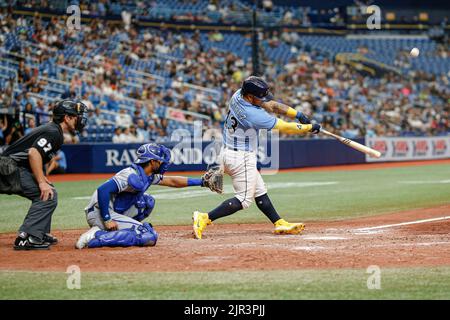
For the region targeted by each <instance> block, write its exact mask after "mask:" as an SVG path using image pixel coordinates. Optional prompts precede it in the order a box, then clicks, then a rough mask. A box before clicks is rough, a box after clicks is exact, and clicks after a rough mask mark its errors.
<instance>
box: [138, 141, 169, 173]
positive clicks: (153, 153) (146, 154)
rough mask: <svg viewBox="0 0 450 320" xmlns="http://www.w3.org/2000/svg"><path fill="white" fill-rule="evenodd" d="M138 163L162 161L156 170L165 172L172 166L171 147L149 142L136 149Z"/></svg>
mask: <svg viewBox="0 0 450 320" xmlns="http://www.w3.org/2000/svg"><path fill="white" fill-rule="evenodd" d="M136 154H137V159H136V160H135V161H134V163H136V164H142V163H147V162H149V161H150V160H156V161H160V163H161V164H160V166H159V168H158V169H157V170H156V172H153V173H157V174H164V173H165V172H166V171H167V169H168V168H169V166H170V158H171V154H170V149H169V148H167V147H166V146H163V145H161V144H157V143H147V144H144V145H142V146H140V147H139V149H137V151H136Z"/></svg>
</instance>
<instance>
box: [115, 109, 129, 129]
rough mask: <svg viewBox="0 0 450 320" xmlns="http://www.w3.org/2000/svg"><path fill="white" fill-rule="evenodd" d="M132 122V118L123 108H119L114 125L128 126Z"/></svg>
mask: <svg viewBox="0 0 450 320" xmlns="http://www.w3.org/2000/svg"><path fill="white" fill-rule="evenodd" d="M132 124H133V119H132V118H131V116H130V115H129V114H128V113H127V111H126V110H125V109H120V111H119V114H118V115H117V116H116V126H117V127H122V128H129V127H130V126H131V125H132Z"/></svg>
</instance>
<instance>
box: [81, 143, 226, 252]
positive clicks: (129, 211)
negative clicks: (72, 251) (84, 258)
mask: <svg viewBox="0 0 450 320" xmlns="http://www.w3.org/2000/svg"><path fill="white" fill-rule="evenodd" d="M170 158H171V155H170V150H169V149H168V148H167V147H165V146H163V145H158V144H156V143H148V144H144V145H142V146H140V147H139V148H138V150H137V159H136V161H135V162H134V164H132V165H131V167H129V168H126V169H123V170H121V171H120V172H118V173H117V174H116V175H115V176H114V177H112V178H111V179H109V180H108V181H106V182H105V183H103V184H102V185H101V186H100V187H99V188H98V189H97V190H96V191H95V192H94V194H93V195H92V197H91V201H90V202H89V204H88V206H87V207H86V209H85V212H86V220H87V223H88V224H89V226H90V227H91V229H90V230H88V231H87V232H85V233H83V234H82V235H81V236H80V238H79V239H78V241H77V243H76V245H75V247H76V248H78V249H82V248H85V247H88V248H97V247H129V246H154V245H156V242H157V240H158V233H157V232H156V231H155V230H154V229H153V227H152V225H151V224H150V223H148V222H143V220H144V219H145V218H147V217H148V216H149V215H150V213H151V212H152V210H153V208H154V206H155V199H154V198H153V197H152V196H151V195H149V194H147V193H145V192H146V191H147V189H148V188H150V186H151V185H153V184H157V185H160V186H167V187H173V188H184V187H191V186H201V187H208V188H209V189H211V190H212V191H216V192H219V193H221V192H222V188H223V180H222V175H221V174H220V173H217V171H215V170H213V169H211V170H210V171H209V172H207V173H206V174H205V175H203V177H202V178H201V179H194V178H187V177H181V176H164V173H165V172H166V171H167V169H168V167H169V165H170Z"/></svg>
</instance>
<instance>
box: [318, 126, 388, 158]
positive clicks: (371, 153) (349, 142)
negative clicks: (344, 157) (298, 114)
mask: <svg viewBox="0 0 450 320" xmlns="http://www.w3.org/2000/svg"><path fill="white" fill-rule="evenodd" d="M320 132H321V133H323V134H326V135H327V136H330V137H333V138H335V139H336V140H338V141H340V142H342V143H343V144H346V145H348V146H349V147H351V148H353V149H355V150H358V151H360V152H363V153H365V154H368V155H369V156H371V157H374V158H379V157H381V153H380V152H379V151H377V150H374V149H372V148H369V147H367V146H365V145H363V144H360V143H358V142H356V141H353V140H350V139H347V138H344V137H341V136H339V135H337V134H334V133H331V132H329V131H327V130H324V129H320Z"/></svg>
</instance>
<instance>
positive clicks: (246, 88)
mask: <svg viewBox="0 0 450 320" xmlns="http://www.w3.org/2000/svg"><path fill="white" fill-rule="evenodd" d="M269 88H270V87H269V85H268V84H267V82H266V81H265V80H264V79H263V78H260V77H256V76H250V77H248V78H247V79H245V80H244V82H243V83H242V87H241V93H242V95H245V94H251V95H253V96H255V97H256V98H258V99H260V100H262V101H270V100H273V95H272V93H271V92H270V91H269Z"/></svg>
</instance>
